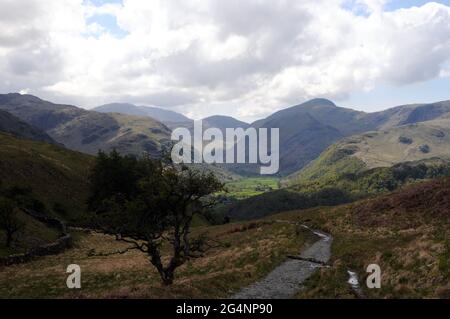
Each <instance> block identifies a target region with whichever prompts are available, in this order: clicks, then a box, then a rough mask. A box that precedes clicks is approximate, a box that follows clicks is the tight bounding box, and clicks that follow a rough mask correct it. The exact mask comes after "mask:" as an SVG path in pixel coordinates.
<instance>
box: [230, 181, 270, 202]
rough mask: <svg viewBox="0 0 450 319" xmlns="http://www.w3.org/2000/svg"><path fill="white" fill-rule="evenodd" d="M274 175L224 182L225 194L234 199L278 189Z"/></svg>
mask: <svg viewBox="0 0 450 319" xmlns="http://www.w3.org/2000/svg"><path fill="white" fill-rule="evenodd" d="M278 182H279V179H278V178H276V177H249V178H242V179H239V180H237V181H232V182H229V183H226V184H225V188H226V190H227V193H226V195H227V196H228V197H231V198H234V199H237V200H239V199H245V198H249V197H252V196H257V195H260V194H262V193H265V192H268V191H272V190H276V189H279V185H278Z"/></svg>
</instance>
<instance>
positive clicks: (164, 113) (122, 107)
mask: <svg viewBox="0 0 450 319" xmlns="http://www.w3.org/2000/svg"><path fill="white" fill-rule="evenodd" d="M92 110H93V111H96V112H101V113H122V114H127V115H136V116H147V117H151V118H154V119H155V120H157V121H160V122H162V123H173V122H175V123H177V122H189V121H190V119H189V118H187V117H186V116H184V115H183V114H180V113H177V112H174V111H169V110H165V109H161V108H158V107H150V106H137V105H134V104H129V103H111V104H105V105H101V106H98V107H96V108H94V109H92Z"/></svg>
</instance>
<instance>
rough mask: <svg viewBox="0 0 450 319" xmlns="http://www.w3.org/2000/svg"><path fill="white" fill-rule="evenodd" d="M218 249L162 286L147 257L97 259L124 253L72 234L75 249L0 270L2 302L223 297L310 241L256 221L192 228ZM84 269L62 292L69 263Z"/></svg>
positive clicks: (96, 237) (104, 240)
mask: <svg viewBox="0 0 450 319" xmlns="http://www.w3.org/2000/svg"><path fill="white" fill-rule="evenodd" d="M205 232H207V234H208V237H209V238H213V239H214V240H215V242H220V243H221V245H220V246H219V247H216V248H214V249H212V250H210V251H208V252H207V253H206V255H205V256H204V257H203V258H199V259H193V260H191V261H190V262H188V263H187V264H185V265H183V266H182V267H181V268H179V270H178V271H177V274H176V280H175V283H174V284H173V285H172V286H171V287H165V286H163V285H161V282H160V279H159V277H158V274H157V272H156V271H155V269H154V268H153V266H152V265H151V264H150V262H149V260H148V257H147V256H146V255H145V254H142V253H139V252H137V251H131V252H128V253H126V254H122V255H121V254H117V255H111V256H102V257H96V256H92V252H93V251H95V252H96V253H105V252H113V251H117V250H120V249H122V248H124V247H125V246H124V244H122V243H119V242H116V241H115V240H114V239H113V238H112V237H110V236H105V235H102V234H98V233H84V232H80V231H77V232H75V233H74V237H75V247H74V248H73V249H70V250H68V251H66V252H64V253H62V254H59V255H56V256H47V257H42V258H40V259H37V260H35V261H32V262H30V263H27V264H23V265H16V266H11V267H5V268H3V269H0V281H1V282H2V285H1V286H0V298H60V297H64V298H224V297H229V296H230V295H232V294H233V293H236V292H238V291H239V290H240V289H241V288H243V287H245V286H247V285H249V284H251V283H253V282H255V281H257V280H259V279H261V278H263V277H264V276H266V275H267V274H268V273H269V272H270V271H271V270H272V269H274V268H275V267H276V266H277V265H279V264H280V263H282V262H283V261H284V260H285V259H286V256H287V255H288V254H296V253H298V251H299V250H300V249H301V248H302V247H304V246H305V245H307V244H308V243H310V242H312V241H313V240H314V239H313V238H312V237H311V236H310V235H308V234H306V233H299V234H298V231H297V230H296V227H295V225H290V224H285V223H275V222H274V221H271V220H259V221H253V222H246V223H233V224H228V225H221V226H212V227H211V226H210V227H196V228H195V230H194V235H196V234H201V233H205ZM72 263H75V264H78V265H80V266H81V270H82V289H81V290H76V291H74V290H69V289H67V287H66V278H67V274H66V273H65V269H66V267H67V266H68V265H69V264H72Z"/></svg>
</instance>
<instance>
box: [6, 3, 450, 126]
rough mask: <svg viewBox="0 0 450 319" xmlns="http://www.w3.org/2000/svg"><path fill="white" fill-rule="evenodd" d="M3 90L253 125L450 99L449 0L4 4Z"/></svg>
mask: <svg viewBox="0 0 450 319" xmlns="http://www.w3.org/2000/svg"><path fill="white" fill-rule="evenodd" d="M0 8H1V10H0V30H1V33H0V93H8V92H20V93H23V94H25V93H28V94H33V95H37V96H39V97H41V98H43V99H47V100H50V101H53V102H57V103H65V104H74V105H77V106H80V107H85V108H92V107H95V106H98V105H101V104H105V103H111V102H129V103H135V104H139V105H153V106H159V107H162V108H165V109H170V110H174V111H178V112H181V113H183V114H185V115H187V116H190V117H192V118H195V119H199V118H202V117H206V116H210V115H214V114H222V115H230V116H234V117H236V118H239V119H241V120H245V121H249V122H250V121H253V120H256V119H259V118H263V117H265V116H268V115H269V114H271V113H273V112H275V111H278V110H280V109H283V108H286V107H289V106H292V105H296V104H299V103H302V102H304V101H306V100H308V99H311V98H316V97H323V98H328V99H331V100H333V101H334V102H335V103H336V104H337V105H340V106H345V107H351V108H354V109H358V110H363V111H367V112H373V111H378V110H382V109H386V108H389V107H392V106H396V105H402V104H407V103H416V102H421V103H422V102H434V101H439V100H450V0H447V1H433V2H432V1H418V0H417V1H409V0H391V1H389V0H303V1H297V0H270V1H269V0H245V1H242V0H228V1H222V0H189V1H181V0H178V1H176V0H148V1H141V0H0Z"/></svg>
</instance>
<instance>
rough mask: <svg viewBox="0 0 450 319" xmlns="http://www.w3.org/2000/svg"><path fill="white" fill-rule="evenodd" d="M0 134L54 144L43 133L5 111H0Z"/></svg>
mask: <svg viewBox="0 0 450 319" xmlns="http://www.w3.org/2000/svg"><path fill="white" fill-rule="evenodd" d="M0 132H6V133H10V134H12V135H14V136H17V137H21V138H26V139H30V140H34V141H40V142H47V143H55V141H54V140H53V139H52V138H51V137H50V136H49V135H48V134H47V133H45V132H44V131H42V130H40V129H38V128H35V127H33V126H31V125H29V124H28V123H25V122H24V121H22V120H20V119H18V118H17V117H15V116H13V115H11V114H9V113H8V112H5V111H0Z"/></svg>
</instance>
